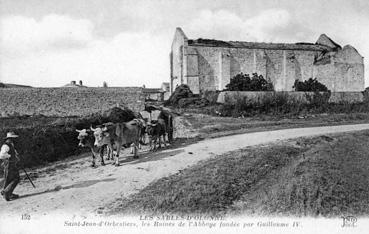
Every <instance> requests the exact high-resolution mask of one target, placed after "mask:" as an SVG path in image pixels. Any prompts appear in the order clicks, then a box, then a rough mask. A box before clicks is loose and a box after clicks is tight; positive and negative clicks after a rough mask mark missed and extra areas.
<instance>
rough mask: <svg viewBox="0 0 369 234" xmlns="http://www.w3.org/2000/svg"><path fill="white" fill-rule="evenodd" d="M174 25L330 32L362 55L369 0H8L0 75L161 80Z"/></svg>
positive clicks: (368, 48) (2, 3) (255, 36)
mask: <svg viewBox="0 0 369 234" xmlns="http://www.w3.org/2000/svg"><path fill="white" fill-rule="evenodd" d="M176 27H181V28H182V29H183V31H184V32H185V34H186V35H187V37H188V38H193V39H196V38H209V39H219V40H233V41H257V42H291V43H294V42H315V41H316V40H317V39H318V37H319V35H320V34H322V33H325V34H326V35H328V36H329V37H331V38H332V39H333V40H334V41H336V42H337V43H338V44H340V45H341V46H344V45H347V44H350V45H352V46H354V47H355V48H356V49H357V50H358V51H359V53H360V54H361V55H362V56H364V62H365V77H366V86H369V75H368V74H369V1H367V0H326V1H323V0H309V1H305V0H304V1H300V0H278V1H277V0H258V1H255V0H251V1H250V0H222V1H220V0H182V1H178V0H63V1H60V0H0V81H1V82H5V83H16V84H25V85H31V86H35V87H59V86H62V85H64V84H67V83H69V82H70V81H72V80H76V81H77V82H78V81H79V80H82V81H83V83H84V84H85V85H87V86H102V84H103V82H104V81H106V82H107V83H108V85H109V86H142V85H145V86H146V87H160V85H161V83H162V82H169V77H170V67H169V66H170V62H169V53H170V47H171V43H172V40H173V36H174V32H175V29H176Z"/></svg>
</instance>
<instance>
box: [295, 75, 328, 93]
mask: <svg viewBox="0 0 369 234" xmlns="http://www.w3.org/2000/svg"><path fill="white" fill-rule="evenodd" d="M292 88H294V89H295V91H301V92H328V91H329V90H328V88H327V86H325V85H324V84H322V83H320V82H319V81H318V80H317V79H316V78H314V79H313V78H310V79H308V80H305V81H299V80H295V83H294V85H293V86H292Z"/></svg>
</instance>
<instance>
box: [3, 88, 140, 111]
mask: <svg viewBox="0 0 369 234" xmlns="http://www.w3.org/2000/svg"><path fill="white" fill-rule="evenodd" d="M115 106H119V107H123V106H125V107H128V108H130V109H132V110H134V111H142V110H143V109H144V95H143V93H142V88H138V87H119V88H3V89H0V117H1V116H2V117H6V116H16V115H35V114H42V115H45V116H85V115H88V114H91V113H96V112H102V111H104V110H107V109H110V108H112V107H115Z"/></svg>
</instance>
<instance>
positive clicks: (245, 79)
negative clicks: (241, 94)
mask: <svg viewBox="0 0 369 234" xmlns="http://www.w3.org/2000/svg"><path fill="white" fill-rule="evenodd" d="M226 88H227V89H228V90H229V91H273V90H274V88H273V84H272V83H271V82H270V81H268V80H266V79H264V77H263V76H262V75H258V74H257V73H253V74H252V78H250V75H249V74H243V73H242V72H241V73H240V74H237V75H236V76H234V77H233V78H231V81H230V82H229V84H227V85H226Z"/></svg>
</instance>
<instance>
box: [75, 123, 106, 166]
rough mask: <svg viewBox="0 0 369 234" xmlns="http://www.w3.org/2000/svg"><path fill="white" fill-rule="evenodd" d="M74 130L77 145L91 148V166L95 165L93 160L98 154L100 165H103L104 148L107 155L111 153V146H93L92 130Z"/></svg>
mask: <svg viewBox="0 0 369 234" xmlns="http://www.w3.org/2000/svg"><path fill="white" fill-rule="evenodd" d="M76 131H77V132H78V137H77V138H78V140H79V143H78V146H80V147H88V148H90V149H91V152H92V164H91V166H92V167H95V166H96V164H95V160H96V157H98V156H100V159H101V165H102V166H104V165H105V162H104V148H106V149H107V151H108V155H110V154H112V148H109V147H105V145H104V146H102V147H97V146H95V145H94V142H95V139H94V136H93V133H92V131H90V130H87V129H82V130H78V129H77V130H76Z"/></svg>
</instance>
